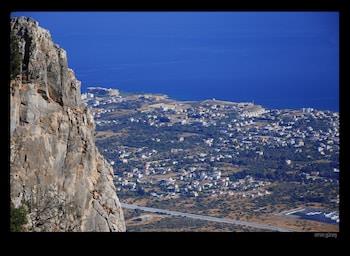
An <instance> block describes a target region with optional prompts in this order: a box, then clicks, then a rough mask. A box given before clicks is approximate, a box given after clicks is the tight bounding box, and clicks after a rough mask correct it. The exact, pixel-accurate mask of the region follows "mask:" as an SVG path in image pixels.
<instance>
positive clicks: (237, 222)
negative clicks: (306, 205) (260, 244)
mask: <svg viewBox="0 0 350 256" xmlns="http://www.w3.org/2000/svg"><path fill="white" fill-rule="evenodd" d="M121 206H122V207H123V208H125V209H133V210H136V209H137V210H141V211H145V212H153V213H163V214H167V215H171V216H180V217H187V218H192V219H197V220H206V221H214V222H220V223H228V224H233V225H240V226H247V227H252V228H258V229H265V230H270V231H277V232H293V231H294V230H291V229H286V228H280V227H276V226H272V225H268V224H261V223H255V222H250V221H241V220H233V219H228V218H217V217H211V216H204V215H198V214H192V213H185V212H178V211H170V210H164V209H157V208H151V207H144V206H138V205H134V204H126V203H121Z"/></svg>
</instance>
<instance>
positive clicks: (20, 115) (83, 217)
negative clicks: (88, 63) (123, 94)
mask: <svg viewBox="0 0 350 256" xmlns="http://www.w3.org/2000/svg"><path fill="white" fill-rule="evenodd" d="M10 93H11V95H10V101H11V106H10V134H11V141H10V147H11V149H10V150H11V154H10V187H11V202H12V204H13V205H14V207H15V208H17V207H19V206H21V205H25V207H26V208H27V210H28V216H27V217H28V224H27V226H26V229H27V230H28V231H125V222H124V217H123V212H122V209H121V206H120V203H119V200H118V198H117V195H116V190H115V187H114V184H113V169H112V168H111V166H110V165H109V164H108V163H107V162H106V160H105V159H104V158H103V157H102V156H101V155H100V153H99V152H98V150H97V148H96V146H95V141H94V130H95V124H94V120H93V118H92V115H91V114H90V113H89V110H88V109H87V107H86V106H85V104H83V103H82V102H81V95H80V82H79V81H78V80H77V79H76V78H75V75H74V72H73V71H72V70H71V69H69V68H68V65H67V56H66V52H65V51H64V50H63V49H62V48H60V47H59V46H58V45H56V44H54V43H53V41H52V39H51V35H50V33H49V31H47V30H45V29H43V28H41V27H40V26H39V24H38V22H37V21H35V20H33V19H31V18H26V17H18V18H13V19H11V82H10Z"/></svg>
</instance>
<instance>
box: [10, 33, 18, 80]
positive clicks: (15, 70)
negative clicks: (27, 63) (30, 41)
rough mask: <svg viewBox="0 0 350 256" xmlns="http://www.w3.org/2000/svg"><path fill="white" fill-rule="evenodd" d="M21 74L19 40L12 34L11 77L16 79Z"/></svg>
mask: <svg viewBox="0 0 350 256" xmlns="http://www.w3.org/2000/svg"><path fill="white" fill-rule="evenodd" d="M20 72H21V55H20V52H19V40H18V38H17V37H16V36H15V35H14V34H13V33H11V36H10V76H11V79H15V78H16V77H17V76H18V75H19V74H20Z"/></svg>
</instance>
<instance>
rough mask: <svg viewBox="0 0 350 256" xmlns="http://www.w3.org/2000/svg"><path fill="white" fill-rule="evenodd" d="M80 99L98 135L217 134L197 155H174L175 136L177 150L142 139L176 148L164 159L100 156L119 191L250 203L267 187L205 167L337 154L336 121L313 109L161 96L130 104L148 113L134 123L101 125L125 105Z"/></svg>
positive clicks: (131, 151)
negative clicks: (118, 129) (106, 131)
mask: <svg viewBox="0 0 350 256" xmlns="http://www.w3.org/2000/svg"><path fill="white" fill-rule="evenodd" d="M84 97H85V99H86V102H87V103H88V105H89V106H90V107H92V112H93V115H94V118H95V122H96V125H97V126H99V127H100V128H103V127H104V126H111V125H119V124H120V123H123V125H124V126H125V127H128V125H129V124H132V125H135V124H137V123H143V124H147V125H149V126H154V127H157V128H161V127H165V126H166V127H171V126H173V125H179V124H180V125H182V126H187V127H188V126H191V125H201V126H202V127H203V128H204V129H205V128H207V127H210V128H213V127H214V128H215V130H216V131H219V134H220V135H219V136H215V137H213V136H207V137H206V138H205V139H203V138H201V139H200V140H199V141H198V142H199V143H200V145H202V146H201V149H200V150H197V151H192V150H189V149H187V148H186V147H185V146H184V147H183V148H181V143H183V145H186V144H185V143H186V141H187V139H186V137H184V136H179V138H178V140H177V141H176V142H175V141H173V140H171V141H170V140H169V141H168V140H165V141H163V140H161V139H160V138H159V137H160V136H157V133H155V134H154V135H153V136H150V137H149V138H148V139H149V140H150V141H151V142H158V143H159V145H161V144H162V143H167V144H169V145H171V144H172V143H174V144H175V143H176V145H177V147H175V146H174V147H172V146H170V147H169V149H167V152H165V151H162V150H160V149H158V148H156V147H155V148H150V147H148V145H144V146H141V147H139V148H137V149H135V148H129V147H126V146H119V147H118V148H117V149H115V148H108V149H105V150H107V151H108V152H106V153H108V157H107V159H110V162H111V164H112V165H115V166H116V168H115V174H116V176H115V183H116V185H117V189H118V190H120V191H124V190H125V191H129V190H130V191H140V190H141V191H146V192H149V193H150V195H151V196H153V197H179V196H193V197H197V196H200V195H201V194H206V195H212V196H218V195H231V196H241V197H252V198H253V197H259V196H265V195H268V194H269V193H270V192H269V191H268V189H267V188H268V185H269V184H268V182H266V181H262V180H256V179H254V178H253V177H249V176H247V177H245V178H243V179H239V180H230V178H229V177H228V176H223V175H222V173H221V172H220V169H218V168H217V167H212V166H215V164H216V163H220V162H225V161H228V162H230V161H232V160H233V159H239V157H240V154H242V153H246V152H250V153H253V154H254V155H255V156H256V157H264V153H265V152H264V149H266V148H277V149H278V148H281V147H288V148H292V149H293V150H294V153H299V154H305V153H306V152H310V151H314V152H316V153H317V154H318V156H319V158H320V159H327V158H330V157H331V156H332V154H334V153H336V152H338V151H339V113H334V112H329V111H317V110H314V109H312V108H305V109H302V110H276V109H273V110H266V109H264V108H262V107H261V106H258V105H254V104H252V103H229V104H228V103H221V102H219V101H211V102H202V103H200V104H190V103H184V102H181V103H178V104H176V103H174V101H171V100H169V99H168V98H167V97H165V96H157V97H153V96H152V95H141V96H138V97H134V98H133V99H134V100H135V101H143V100H147V102H148V104H149V106H151V107H149V106H148V108H147V107H146V108H145V107H142V108H140V109H134V110H136V111H137V115H130V116H128V115H126V116H122V117H120V118H118V119H110V118H109V119H105V118H104V117H105V115H106V114H109V113H113V112H117V111H120V109H119V107H118V106H119V105H118V104H120V103H123V102H125V101H126V98H124V97H121V96H120V95H119V94H115V93H114V94H113V95H110V94H107V96H105V97H97V98H96V97H95V95H92V93H88V94H86V95H84ZM97 101H98V102H97ZM128 101H130V98H128ZM159 101H161V102H159ZM164 101H165V103H164ZM313 119H316V120H322V121H324V122H326V123H327V127H328V129H326V130H325V129H318V128H317V127H314V126H313V125H312V124H310V125H308V123H310V122H311V121H310V120H313ZM285 120H287V121H285ZM301 124H303V125H301ZM305 124H306V125H305ZM159 132H160V133H161V132H162V129H159ZM140 133H142V130H140ZM179 143H180V146H179ZM111 155H112V157H111ZM169 155H170V157H169ZM285 161H286V164H287V165H291V164H292V163H293V161H292V160H290V159H286V160H285ZM330 171H334V172H336V171H339V170H338V169H337V170H330ZM315 177H316V178H315ZM306 179H317V175H316V174H315V175H313V174H307V177H306Z"/></svg>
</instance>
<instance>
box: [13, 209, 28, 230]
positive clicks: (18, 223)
mask: <svg viewBox="0 0 350 256" xmlns="http://www.w3.org/2000/svg"><path fill="white" fill-rule="evenodd" d="M10 214H11V217H10V218H11V225H10V230H11V232H22V231H25V230H24V227H23V226H24V225H25V224H27V209H26V208H25V207H24V206H20V207H18V208H15V207H14V206H13V205H11V213H10Z"/></svg>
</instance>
